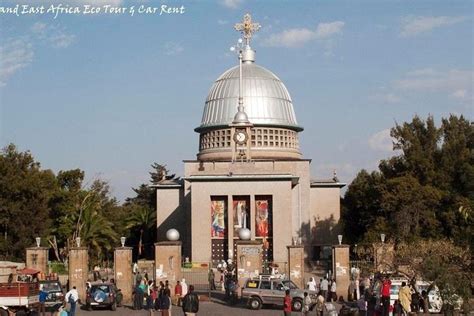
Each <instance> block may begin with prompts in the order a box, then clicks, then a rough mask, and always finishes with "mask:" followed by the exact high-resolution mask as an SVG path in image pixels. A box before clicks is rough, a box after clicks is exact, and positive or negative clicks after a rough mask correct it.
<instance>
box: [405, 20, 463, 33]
mask: <svg viewBox="0 0 474 316" xmlns="http://www.w3.org/2000/svg"><path fill="white" fill-rule="evenodd" d="M465 20H466V17H463V16H457V17H456V16H416V17H415V16H408V17H405V18H403V19H402V30H401V32H400V36H402V37H412V36H417V35H419V34H421V33H425V32H429V31H431V30H433V29H435V28H438V27H442V26H449V25H453V24H457V23H460V22H463V21H465Z"/></svg>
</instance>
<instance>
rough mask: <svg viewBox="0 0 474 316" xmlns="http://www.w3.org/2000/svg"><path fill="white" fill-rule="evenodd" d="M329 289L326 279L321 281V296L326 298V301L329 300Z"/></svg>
mask: <svg viewBox="0 0 474 316" xmlns="http://www.w3.org/2000/svg"><path fill="white" fill-rule="evenodd" d="M328 289H329V282H328V279H327V278H326V277H324V279H323V280H322V281H321V295H322V296H323V297H324V300H326V298H327V294H328Z"/></svg>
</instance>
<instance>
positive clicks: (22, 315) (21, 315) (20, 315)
mask: <svg viewBox="0 0 474 316" xmlns="http://www.w3.org/2000/svg"><path fill="white" fill-rule="evenodd" d="M26 315H27V314H26V312H25V311H24V310H22V309H21V310H19V311H18V312H16V313H15V316H26Z"/></svg>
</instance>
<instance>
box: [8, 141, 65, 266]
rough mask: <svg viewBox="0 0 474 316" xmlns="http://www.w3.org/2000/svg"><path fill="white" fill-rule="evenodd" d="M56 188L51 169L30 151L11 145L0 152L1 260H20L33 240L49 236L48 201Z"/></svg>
mask: <svg viewBox="0 0 474 316" xmlns="http://www.w3.org/2000/svg"><path fill="white" fill-rule="evenodd" d="M55 189H56V179H55V176H54V174H53V172H51V171H50V170H41V168H40V164H39V162H36V161H35V159H34V158H33V156H32V155H31V153H30V152H28V151H26V152H18V150H17V148H16V147H15V145H13V144H10V145H8V146H7V147H5V148H4V149H3V150H2V151H1V153H0V214H1V216H0V233H1V236H2V238H0V240H1V241H0V257H1V258H3V259H14V260H17V259H22V258H24V256H25V248H26V247H29V246H32V245H33V243H34V238H35V237H37V236H40V237H45V236H47V235H48V229H49V225H50V217H49V211H50V208H49V205H48V203H49V200H50V197H51V196H52V195H53V194H54V192H55Z"/></svg>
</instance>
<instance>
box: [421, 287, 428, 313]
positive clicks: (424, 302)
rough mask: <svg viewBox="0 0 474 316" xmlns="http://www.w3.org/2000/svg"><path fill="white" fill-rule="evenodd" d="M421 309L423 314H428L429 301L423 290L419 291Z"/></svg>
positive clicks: (426, 293)
mask: <svg viewBox="0 0 474 316" xmlns="http://www.w3.org/2000/svg"><path fill="white" fill-rule="evenodd" d="M421 308H422V309H423V313H424V314H429V312H430V299H429V296H428V292H427V291H425V290H423V291H421Z"/></svg>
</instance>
